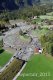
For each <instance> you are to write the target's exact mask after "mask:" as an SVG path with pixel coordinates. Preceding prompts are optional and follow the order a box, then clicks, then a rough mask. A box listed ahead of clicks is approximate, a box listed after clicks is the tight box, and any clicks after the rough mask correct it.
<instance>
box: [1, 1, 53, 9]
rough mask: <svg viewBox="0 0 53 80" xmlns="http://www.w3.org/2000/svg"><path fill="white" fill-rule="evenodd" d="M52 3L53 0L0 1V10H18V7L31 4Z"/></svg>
mask: <svg viewBox="0 0 53 80" xmlns="http://www.w3.org/2000/svg"><path fill="white" fill-rule="evenodd" d="M50 2H51V3H52V2H53V0H0V10H3V9H9V10H14V9H19V8H20V7H24V6H26V5H27V6H28V5H30V6H32V5H33V4H34V5H35V4H37V3H50Z"/></svg>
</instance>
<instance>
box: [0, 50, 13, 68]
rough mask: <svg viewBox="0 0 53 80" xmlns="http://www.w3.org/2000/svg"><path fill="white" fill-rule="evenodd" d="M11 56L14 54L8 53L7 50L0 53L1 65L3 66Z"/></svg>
mask: <svg viewBox="0 0 53 80" xmlns="http://www.w3.org/2000/svg"><path fill="white" fill-rule="evenodd" d="M11 57H12V54H10V53H8V52H7V51H4V52H2V53H1V54H0V67H3V66H4V65H5V64H6V63H7V62H8V61H9V59H10V58H11Z"/></svg>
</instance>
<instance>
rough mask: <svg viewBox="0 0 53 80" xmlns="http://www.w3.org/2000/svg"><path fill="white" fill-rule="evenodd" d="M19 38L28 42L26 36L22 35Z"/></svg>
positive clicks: (28, 39) (28, 38)
mask: <svg viewBox="0 0 53 80" xmlns="http://www.w3.org/2000/svg"><path fill="white" fill-rule="evenodd" d="M19 38H20V39H21V40H22V41H26V42H27V41H30V37H28V36H26V35H23V36H21V35H20V36H19Z"/></svg>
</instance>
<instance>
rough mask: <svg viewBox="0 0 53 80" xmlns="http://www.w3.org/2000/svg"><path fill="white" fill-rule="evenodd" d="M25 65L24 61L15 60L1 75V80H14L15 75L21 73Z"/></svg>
mask: <svg viewBox="0 0 53 80" xmlns="http://www.w3.org/2000/svg"><path fill="white" fill-rule="evenodd" d="M22 65H23V61H22V60H19V59H14V60H13V61H12V63H10V65H9V66H7V67H6V69H5V70H4V71H3V72H2V73H1V74H0V80H12V79H13V78H14V77H15V75H16V74H17V73H18V72H19V70H20V68H21V67H22Z"/></svg>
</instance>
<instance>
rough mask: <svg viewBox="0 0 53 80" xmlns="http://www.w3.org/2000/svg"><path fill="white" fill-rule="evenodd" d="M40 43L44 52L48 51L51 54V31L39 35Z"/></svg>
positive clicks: (52, 33) (52, 49)
mask: <svg viewBox="0 0 53 80" xmlns="http://www.w3.org/2000/svg"><path fill="white" fill-rule="evenodd" d="M40 40H41V44H42V46H43V48H44V53H50V54H51V55H52V56H53V32H52V31H50V32H48V33H47V34H45V35H43V36H41V39H40Z"/></svg>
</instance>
